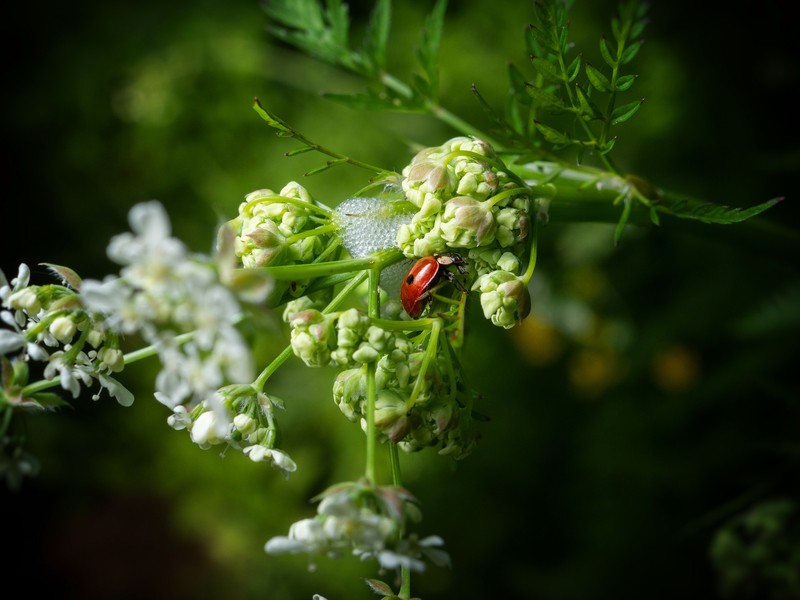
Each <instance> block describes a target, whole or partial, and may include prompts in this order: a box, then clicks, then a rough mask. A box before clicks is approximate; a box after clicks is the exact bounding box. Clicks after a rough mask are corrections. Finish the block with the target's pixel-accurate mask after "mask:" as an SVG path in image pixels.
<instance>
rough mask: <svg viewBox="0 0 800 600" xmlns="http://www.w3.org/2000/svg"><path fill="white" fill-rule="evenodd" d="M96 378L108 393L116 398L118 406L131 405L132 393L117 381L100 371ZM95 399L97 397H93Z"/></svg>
mask: <svg viewBox="0 0 800 600" xmlns="http://www.w3.org/2000/svg"><path fill="white" fill-rule="evenodd" d="M97 379H98V381H100V385H101V386H102V387H103V388H105V390H106V391H107V392H108V393H109V395H111V396H113V397H114V398H116V399H117V402H119V404H120V406H131V405H132V404H133V394H132V393H131V391H130V390H129V389H128V388H126V387H125V386H124V385H122V384H121V383H120V382H119V381H117V380H116V379H114V378H113V377H109V376H108V375H103V374H102V373H100V374H99V375H98V376H97ZM95 399H97V397H95Z"/></svg>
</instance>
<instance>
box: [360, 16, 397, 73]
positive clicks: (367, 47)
mask: <svg viewBox="0 0 800 600" xmlns="http://www.w3.org/2000/svg"><path fill="white" fill-rule="evenodd" d="M391 12H392V9H391V0H377V1H376V2H375V6H374V8H373V9H372V13H371V14H370V18H369V24H368V25H367V30H366V32H365V33H364V54H366V56H368V57H369V60H370V62H371V66H372V68H373V72H380V71H383V70H384V69H385V68H386V48H387V46H388V43H389V29H390V25H391Z"/></svg>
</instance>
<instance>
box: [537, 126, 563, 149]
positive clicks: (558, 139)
mask: <svg viewBox="0 0 800 600" xmlns="http://www.w3.org/2000/svg"><path fill="white" fill-rule="evenodd" d="M534 125H535V126H536V129H537V130H538V131H539V133H541V134H542V136H543V137H544V139H546V140H547V141H548V142H550V143H551V144H555V145H557V146H568V145H569V144H571V143H572V140H571V139H570V138H569V137H567V136H566V135H564V134H563V133H561V132H560V131H558V130H557V129H553V128H552V127H549V126H547V125H543V124H542V123H539V121H536V122H535V123H534Z"/></svg>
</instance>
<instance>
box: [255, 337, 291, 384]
mask: <svg viewBox="0 0 800 600" xmlns="http://www.w3.org/2000/svg"><path fill="white" fill-rule="evenodd" d="M292 354H293V351H292V345H291V344H289V345H288V346H286V348H284V349H283V350H281V353H280V354H278V356H276V357H275V358H274V359H273V360H272V362H271V363H269V364H268V365H267V366H266V368H265V369H264V370H263V371H261V374H260V375H259V376H258V377H257V378H256V380H255V381H254V382H253V387H254V388H255V389H257V390H259V391H263V390H264V385H266V383H267V379H269V378H270V377H272V374H273V373H275V371H277V370H278V368H279V367H280V366H281V365H282V364H283V363H285V362H286V360H287V359H288V358H289V357H290V356H291V355H292Z"/></svg>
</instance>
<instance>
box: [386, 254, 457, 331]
mask: <svg viewBox="0 0 800 600" xmlns="http://www.w3.org/2000/svg"><path fill="white" fill-rule="evenodd" d="M451 266H455V267H456V269H458V272H459V273H461V274H464V273H466V272H467V263H466V261H465V260H464V259H463V258H462V257H461V256H460V255H459V254H455V253H451V252H447V253H443V254H434V255H433V256H425V257H423V258H420V259H419V260H418V261H417V262H416V263H414V266H412V267H411V269H409V271H408V273H407V274H406V276H405V278H404V279H403V285H402V287H401V288H400V302H402V303H403V308H405V309H406V312H407V313H408V314H409V315H410V316H411V318H413V319H418V318H419V316H420V315H421V314H422V311H423V310H425V307H426V306H427V305H428V302H430V296H431V294H432V293H433V290H434V289H435V288H436V287H437V285H438V283H439V279H440V278H441V277H444V278H445V279H446V280H447V281H449V282H450V283H453V284H455V285H456V286H457V287H458V288H459V289H462V290H463V286H462V285H460V284H459V283H458V282H457V281H456V278H455V275H454V274H453V272H452V271H449V270H448V267H451Z"/></svg>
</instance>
